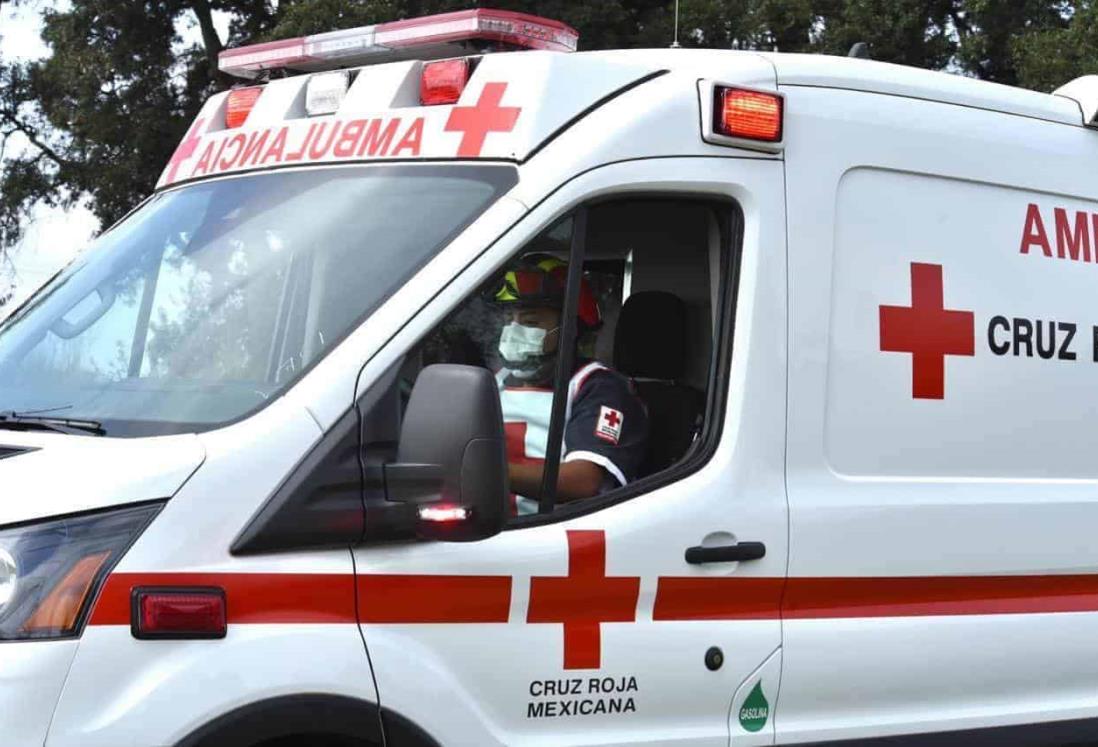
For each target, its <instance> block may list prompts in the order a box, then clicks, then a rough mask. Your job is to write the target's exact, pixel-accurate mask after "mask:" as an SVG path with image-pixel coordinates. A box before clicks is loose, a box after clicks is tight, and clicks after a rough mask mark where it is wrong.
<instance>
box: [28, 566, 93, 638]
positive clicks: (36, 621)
mask: <svg viewBox="0 0 1098 747" xmlns="http://www.w3.org/2000/svg"><path fill="white" fill-rule="evenodd" d="M110 555H111V554H110V552H109V551H103V552H98V553H95V554H94V555H88V556H86V557H84V558H81V559H80V560H78V561H77V562H76V564H75V565H73V567H72V568H71V569H70V570H69V572H68V573H67V574H65V577H64V578H63V579H61V583H59V584H58V585H57V586H55V587H53V591H51V592H50V593H49V595H48V596H46V598H45V599H43V600H42V601H41V602H40V603H39V605H38V607H37V609H35V611H34V614H32V615H31V616H30V618H29V619H28V620H27V621H26V622H25V623H23V630H24V631H25V632H28V633H69V632H72V631H73V630H75V629H76V620H77V618H78V617H80V610H81V609H83V608H84V601H85V599H86V598H87V596H88V592H89V591H90V590H91V588H92V583H93V582H94V581H95V576H96V574H98V573H99V570H100V569H101V568H102V567H103V564H104V563H106V562H107V558H109V557H110Z"/></svg>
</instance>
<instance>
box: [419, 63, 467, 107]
mask: <svg viewBox="0 0 1098 747" xmlns="http://www.w3.org/2000/svg"><path fill="white" fill-rule="evenodd" d="M468 82H469V60H442V61H441V62H428V63H427V64H425V65H424V66H423V74H422V75H421V76H420V78H419V102H420V103H421V104H423V105H424V106H433V105H435V104H456V103H457V100H458V99H459V98H460V97H461V92H462V91H464V90H465V84H466V83H468Z"/></svg>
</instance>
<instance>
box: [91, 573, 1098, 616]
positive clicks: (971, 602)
mask: <svg viewBox="0 0 1098 747" xmlns="http://www.w3.org/2000/svg"><path fill="white" fill-rule="evenodd" d="M354 584H355V580H354V578H353V577H352V576H351V575H350V574H306V573H301V574H298V573H114V574H111V576H110V577H109V578H108V579H107V581H106V583H105V584H104V586H103V590H102V591H101V593H100V595H99V599H98V600H97V601H96V603H95V608H94V609H93V610H92V615H91V619H90V624H91V625H129V623H130V594H131V592H132V590H133V588H134V587H137V586H218V587H221V588H223V589H225V592H226V596H227V599H228V616H229V623H230V624H264V623H268V624H269V623H354V622H355V620H356V615H355V587H354ZM357 584H358V598H359V599H358V602H359V606H360V616H361V620H362V621H363V622H364V623H375V624H376V623H493V622H494V623H504V622H507V621H508V619H509V617H510V615H509V613H510V606H511V587H512V584H511V578H510V577H509V576H457V575H395V574H394V575H385V574H370V575H364V576H360V577H359V578H358V579H357ZM783 588H784V600H783V596H782V595H783ZM577 601H578V600H577ZM1051 612H1098V575H1050V576H957V577H951V576H935V577H892V578H889V577H877V578H790V579H789V580H788V581H786V580H784V579H781V578H735V577H732V578H728V577H715V578H695V577H672V576H665V577H661V578H660V579H659V581H658V586H657V591H656V601H655V607H654V609H653V619H654V620H657V621H662V620H762V619H775V618H777V617H779V615H780V616H781V617H784V618H786V619H827V618H853V617H916V616H930V615H938V616H949V615H991V614H1033V613H1051ZM535 617H536V615H535ZM529 621H532V620H528V622H529Z"/></svg>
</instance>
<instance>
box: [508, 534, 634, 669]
mask: <svg viewBox="0 0 1098 747" xmlns="http://www.w3.org/2000/svg"><path fill="white" fill-rule="evenodd" d="M567 534H568V575H567V576H534V577H533V578H531V579H530V608H529V611H528V612H527V614H526V622H528V623H564V668H565V669H598V668H599V667H600V666H601V663H600V662H601V658H602V644H601V630H600V625H601V624H602V623H604V622H633V621H634V620H636V619H637V599H638V598H639V596H640V578H639V577H637V576H613V577H611V576H607V575H606V532H604V531H602V530H601V529H597V530H583V531H578V530H573V531H569V532H568V533H567Z"/></svg>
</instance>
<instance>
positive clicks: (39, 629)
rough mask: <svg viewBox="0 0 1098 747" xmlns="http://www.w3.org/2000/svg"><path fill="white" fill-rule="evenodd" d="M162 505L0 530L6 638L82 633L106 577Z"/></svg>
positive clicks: (0, 602) (2, 635)
mask: <svg viewBox="0 0 1098 747" xmlns="http://www.w3.org/2000/svg"><path fill="white" fill-rule="evenodd" d="M160 505H161V504H153V505H145V506H136V507H130V508H124V509H118V510H113V511H108V512H103V513H96V514H86V515H83V516H77V517H71V518H67V519H54V520H51V521H45V522H41V523H38V524H30V525H26V526H21V527H18V528H15V529H2V530H0V641H11V640H25V639H32V638H34V639H37V638H63V637H69V636H74V635H77V634H78V633H79V632H80V628H81V626H82V625H83V622H84V618H85V617H86V616H87V611H88V606H89V604H90V602H91V601H92V600H93V599H94V598H95V595H96V592H98V590H99V586H100V584H102V582H103V579H104V578H105V577H106V575H107V573H109V572H110V569H111V568H112V567H113V566H114V564H115V562H116V561H117V560H118V558H120V557H121V556H122V553H124V552H125V551H126V550H127V548H129V546H130V544H131V543H132V542H133V541H134V539H136V538H137V536H138V535H139V534H140V533H141V530H143V529H144V528H145V527H146V526H147V525H148V523H149V521H151V520H152V517H153V516H155V515H156V513H157V512H158V511H159V510H160Z"/></svg>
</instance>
